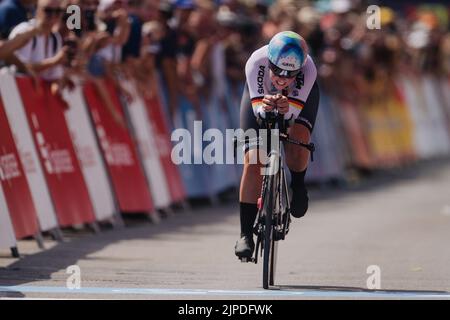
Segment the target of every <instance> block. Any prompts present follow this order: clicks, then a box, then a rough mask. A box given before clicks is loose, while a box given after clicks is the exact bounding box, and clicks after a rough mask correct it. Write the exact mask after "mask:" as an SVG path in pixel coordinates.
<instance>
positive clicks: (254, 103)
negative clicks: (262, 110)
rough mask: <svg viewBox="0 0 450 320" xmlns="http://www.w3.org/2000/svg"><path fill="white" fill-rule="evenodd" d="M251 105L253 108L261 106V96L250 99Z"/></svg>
mask: <svg viewBox="0 0 450 320" xmlns="http://www.w3.org/2000/svg"><path fill="white" fill-rule="evenodd" d="M251 101H252V107H253V108H258V107H259V106H262V105H263V104H264V103H263V102H262V101H263V97H257V98H253V99H252V100H251Z"/></svg>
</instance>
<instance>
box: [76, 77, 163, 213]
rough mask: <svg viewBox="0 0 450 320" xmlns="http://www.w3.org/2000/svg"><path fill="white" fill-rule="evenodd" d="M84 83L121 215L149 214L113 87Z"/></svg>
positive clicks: (146, 191) (142, 176)
mask: <svg viewBox="0 0 450 320" xmlns="http://www.w3.org/2000/svg"><path fill="white" fill-rule="evenodd" d="M96 81H97V83H94V82H91V83H87V84H86V85H85V87H84V94H85V97H86V102H87V105H88V107H89V110H90V112H91V115H92V119H93V121H94V125H95V130H96V132H97V136H98V140H99V141H100V147H101V149H102V152H103V157H104V159H105V162H106V165H107V168H108V171H109V173H110V176H111V180H112V184H113V186H114V190H115V194H116V197H117V200H118V203H119V207H120V209H121V211H123V212H131V213H133V212H146V213H151V212H152V211H153V208H154V207H153V202H152V198H151V194H150V190H149V188H148V184H147V181H146V178H145V174H144V172H143V169H142V167H141V164H140V163H139V158H138V155H137V151H136V149H135V146H134V144H133V140H132V138H131V136H130V134H129V131H128V128H127V126H126V122H125V117H124V113H123V110H122V108H121V105H120V100H119V97H118V96H117V93H116V91H115V88H114V85H113V84H111V83H109V82H107V81H105V80H96Z"/></svg>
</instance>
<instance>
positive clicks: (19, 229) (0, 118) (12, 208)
mask: <svg viewBox="0 0 450 320" xmlns="http://www.w3.org/2000/svg"><path fill="white" fill-rule="evenodd" d="M19 159H20V158H19V153H18V152H17V149H16V146H15V144H14V139H13V136H12V133H11V129H10V127H9V123H8V120H7V117H6V113H5V110H4V107H3V102H2V101H1V100H0V180H1V183H2V187H3V193H4V195H5V199H6V202H7V205H8V209H9V213H10V216H11V221H12V224H13V226H14V233H15V235H16V238H17V239H21V238H24V237H27V236H32V235H34V234H36V233H37V232H38V231H39V226H38V221H37V215H36V209H35V207H34V204H33V199H32V197H31V192H30V188H29V186H28V182H27V179H26V177H25V173H24V170H23V167H22V163H21V162H20V160H19ZM0 192H1V190H0Z"/></svg>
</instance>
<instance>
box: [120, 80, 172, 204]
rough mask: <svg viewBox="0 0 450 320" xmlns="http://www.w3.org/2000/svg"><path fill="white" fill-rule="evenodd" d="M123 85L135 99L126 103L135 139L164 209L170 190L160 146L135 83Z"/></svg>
mask: <svg viewBox="0 0 450 320" xmlns="http://www.w3.org/2000/svg"><path fill="white" fill-rule="evenodd" d="M122 86H123V87H124V88H125V90H127V91H128V92H129V93H130V94H131V96H132V97H133V100H132V101H130V102H127V103H124V105H125V106H126V110H127V113H128V115H129V119H130V122H131V126H132V128H133V133H134V137H135V140H136V141H137V146H138V150H139V155H140V156H141V161H142V166H143V167H144V170H145V174H146V177H147V180H148V183H149V185H150V192H151V193H152V198H153V202H154V205H155V208H157V209H163V208H167V207H169V206H170V203H171V199H170V192H169V188H168V186H167V181H166V178H165V176H164V170H163V169H162V165H161V162H160V158H159V155H158V146H157V144H156V141H155V137H154V135H153V132H152V128H151V124H150V122H149V117H148V114H147V110H146V107H145V103H144V100H143V99H142V98H141V96H140V94H139V93H138V92H137V90H136V88H135V86H134V83H133V82H131V81H122Z"/></svg>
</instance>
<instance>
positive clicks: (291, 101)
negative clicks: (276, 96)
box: [288, 98, 305, 110]
mask: <svg viewBox="0 0 450 320" xmlns="http://www.w3.org/2000/svg"><path fill="white" fill-rule="evenodd" d="M288 100H289V105H290V106H292V107H294V108H296V109H300V110H302V109H303V107H304V106H305V104H304V103H303V102H302V101H300V100H298V99H294V98H288Z"/></svg>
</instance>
